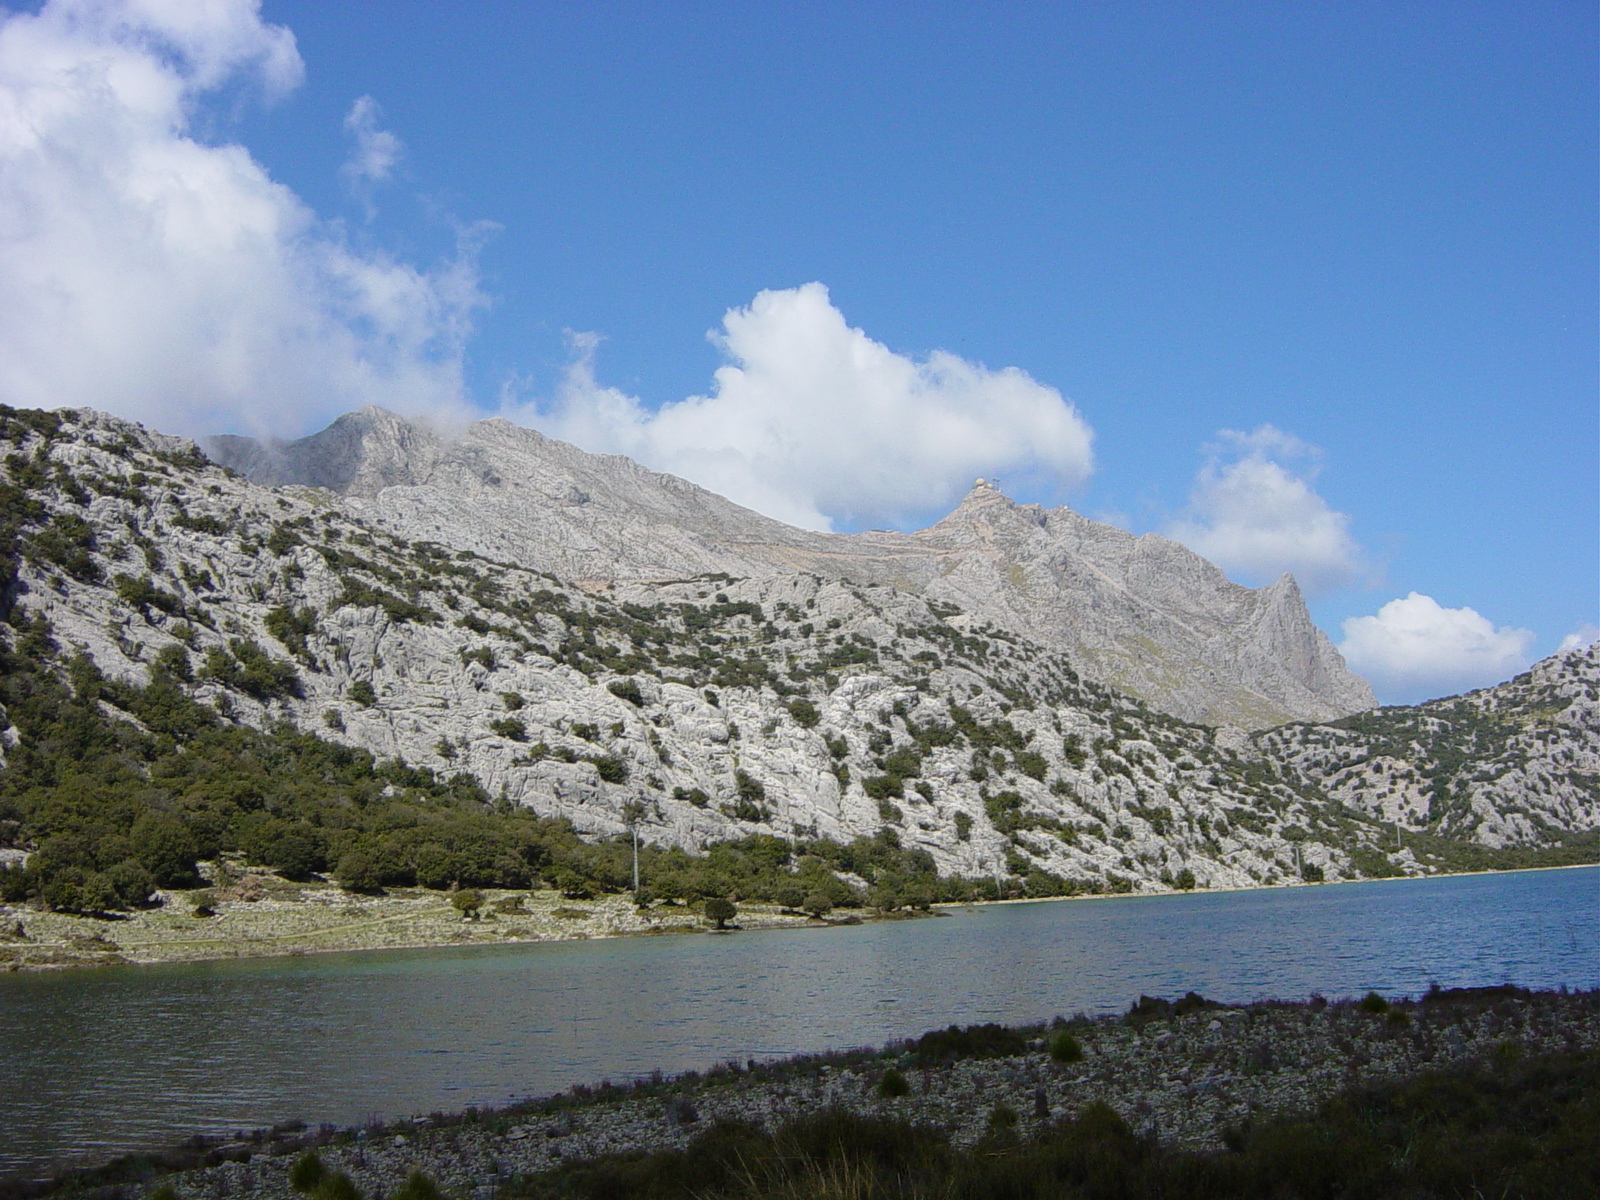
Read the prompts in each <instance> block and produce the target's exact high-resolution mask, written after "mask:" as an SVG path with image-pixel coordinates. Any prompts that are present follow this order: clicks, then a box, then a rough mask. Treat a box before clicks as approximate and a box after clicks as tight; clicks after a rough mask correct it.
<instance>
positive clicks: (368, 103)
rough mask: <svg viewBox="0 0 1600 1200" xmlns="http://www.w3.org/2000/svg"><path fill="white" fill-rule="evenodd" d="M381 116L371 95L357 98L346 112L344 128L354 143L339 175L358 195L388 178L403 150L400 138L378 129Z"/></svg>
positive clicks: (385, 130)
mask: <svg viewBox="0 0 1600 1200" xmlns="http://www.w3.org/2000/svg"><path fill="white" fill-rule="evenodd" d="M379 116H380V111H379V109H378V102H377V101H376V100H374V99H373V98H372V97H371V96H362V97H360V98H358V99H357V100H356V102H355V103H354V104H352V105H351V106H350V111H349V112H348V113H346V114H345V118H344V130H345V132H346V133H348V134H349V135H350V137H351V138H352V139H353V140H354V142H355V145H354V146H353V147H351V150H350V157H349V158H347V159H345V162H344V165H343V166H342V167H340V168H339V174H340V176H341V177H343V179H344V181H345V185H346V186H347V187H349V188H350V189H351V190H352V191H354V192H357V193H358V194H360V193H363V192H365V191H366V190H367V189H368V188H370V187H372V185H374V184H379V183H382V182H384V181H385V180H386V179H388V178H389V176H390V175H391V174H392V173H393V172H394V165H395V163H397V162H399V161H400V154H401V151H402V150H403V149H404V147H402V146H401V144H400V139H399V138H398V137H396V136H395V135H394V134H392V133H390V132H389V131H388V130H387V129H380V128H378V117H379Z"/></svg>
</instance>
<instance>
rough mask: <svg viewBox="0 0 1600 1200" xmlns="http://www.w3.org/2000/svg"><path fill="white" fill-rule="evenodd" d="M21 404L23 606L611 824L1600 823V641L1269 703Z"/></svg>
mask: <svg viewBox="0 0 1600 1200" xmlns="http://www.w3.org/2000/svg"><path fill="white" fill-rule="evenodd" d="M0 426H3V428H0V438H3V439H4V440H6V441H9V442H10V443H11V445H10V446H9V447H0V450H7V451H9V453H7V454H6V455H5V458H4V470H5V475H4V480H3V486H4V487H5V488H6V489H7V493H6V499H7V512H8V515H9V516H10V519H11V520H12V521H13V528H12V537H13V539H14V547H13V549H14V554H13V566H12V569H11V573H10V575H9V578H8V579H7V580H6V581H5V583H4V593H5V594H4V599H5V601H6V607H7V608H10V609H12V610H14V611H13V617H12V625H13V626H14V627H16V628H19V629H20V628H23V627H24V626H26V625H27V624H28V622H33V621H37V620H38V619H42V620H43V621H44V622H46V623H47V626H48V629H49V631H50V636H51V637H52V638H53V639H54V642H55V643H56V644H57V645H58V646H60V647H61V652H62V655H63V656H64V658H63V669H67V664H66V661H65V656H70V655H71V654H74V653H78V654H81V655H82V656H85V657H86V658H87V659H88V660H92V663H93V665H94V667H95V668H97V670H98V671H99V672H101V673H103V674H104V675H105V676H106V677H109V678H111V679H120V680H126V681H128V682H130V683H134V684H138V685H144V684H146V683H148V682H151V681H154V680H155V679H156V678H157V675H158V674H159V673H161V672H165V675H163V676H162V678H164V679H166V680H167V681H168V682H169V683H171V681H173V680H176V679H182V678H184V673H185V672H187V679H186V681H185V682H183V684H182V687H183V689H184V691H185V693H186V694H187V695H190V696H192V697H193V698H196V699H198V700H200V701H201V702H203V703H204V704H205V705H208V706H210V709H212V710H214V711H216V712H218V713H221V714H223V715H224V716H225V718H226V719H227V720H228V721H231V722H236V723H241V724H244V725H248V726H252V727H255V728H258V729H270V728H274V727H278V726H287V727H293V728H297V729H299V730H303V731H307V732H313V733H315V734H316V735H318V736H319V737H321V738H324V739H327V740H329V741H332V742H336V743H342V744H344V745H348V746H352V747H360V748H363V749H365V750H368V751H371V752H372V753H374V754H377V755H379V756H381V757H386V758H387V757H392V758H394V759H397V760H400V761H402V762H404V763H407V764H411V765H413V766H415V767H420V768H426V769H427V770H430V771H433V772H435V773H438V774H440V775H441V776H444V775H448V774H450V773H454V772H461V773H464V774H466V775H469V776H470V777H471V778H472V779H473V780H475V781H476V782H477V783H478V784H480V785H481V786H482V787H483V788H484V789H485V790H486V791H487V792H488V793H489V795H490V796H491V797H495V798H498V800H499V801H500V802H501V803H502V804H504V805H507V806H511V807H512V808H518V807H520V808H528V809H532V810H534V811H536V812H538V813H541V814H544V815H546V816H552V817H561V818H565V819H566V820H568V821H570V822H571V824H572V826H573V827H574V828H576V829H577V830H578V831H579V832H580V833H582V834H583V835H585V836H587V837H591V838H599V837H607V836H614V835H622V834H624V833H626V832H627V831H629V830H633V829H636V830H637V831H638V833H639V835H640V836H641V837H642V838H643V839H645V840H647V841H649V842H652V843H656V844H664V845H675V846H680V847H683V848H685V849H689V850H693V851H701V850H704V849H705V848H707V847H709V846H712V845H715V844H717V843H719V842H724V841H726V840H728V839H732V838H738V837H744V836H748V835H751V834H766V835H771V836H773V837H775V838H778V839H783V840H784V841H786V842H787V843H788V844H790V845H796V844H800V843H802V842H804V841H805V840H806V839H814V838H819V837H820V838H830V839H834V840H836V841H838V842H847V841H849V840H851V839H856V838H877V839H880V840H885V841H886V842H887V843H891V844H893V845H894V846H896V847H900V848H904V849H905V850H907V851H915V852H917V853H919V854H921V855H923V856H925V859H926V861H927V862H929V863H930V864H931V867H932V868H934V869H936V870H937V871H938V872H939V873H940V874H942V875H946V876H958V877H964V878H969V879H984V880H993V882H994V886H995V888H996V890H998V891H1000V892H1002V893H1006V894H1017V893H1018V892H1026V893H1028V894H1035V895H1048V894H1061V893H1062V892H1070V891H1074V890H1090V891H1126V890H1134V889H1156V890H1161V889H1165V888H1170V887H1188V886H1209V887H1231V886H1254V885H1259V884H1265V883H1281V882H1291V881H1296V880H1300V879H1339V878H1355V877H1362V876H1371V875H1375V874H1377V875H1381V874H1394V873H1401V872H1408V873H1419V872H1425V871H1429V870H1439V869H1453V868H1459V867H1461V866H1463V865H1474V864H1478V863H1480V862H1497V861H1501V860H1487V859H1483V858H1482V857H1481V855H1482V854H1484V853H1486V852H1487V851H1485V850H1484V849H1483V848H1486V847H1487V848H1518V847H1521V848H1528V849H1529V850H1530V851H1532V850H1534V849H1537V848H1541V847H1544V848H1549V847H1555V846H1561V845H1563V844H1568V845H1571V844H1574V843H1573V839H1574V837H1575V836H1576V837H1579V839H1580V840H1581V838H1582V837H1583V836H1588V837H1590V839H1591V840H1592V838H1593V831H1595V830H1596V829H1597V828H1600V703H1597V697H1600V660H1597V658H1596V651H1595V649H1594V648H1590V649H1589V650H1586V651H1574V652H1570V653H1568V654H1566V655H1561V656H1557V657H1555V658H1553V659H1550V660H1547V661H1546V662H1545V663H1542V664H1540V665H1539V666H1538V667H1536V668H1535V669H1534V671H1533V672H1530V673H1529V674H1528V675H1527V676H1523V677H1519V679H1518V680H1514V681H1512V682H1511V683H1508V684H1505V685H1501V686H1500V687H1499V688H1495V689H1488V690H1487V691H1485V692H1480V693H1474V694H1473V695H1472V696H1468V697H1462V698H1456V699H1452V700H1448V701H1439V702H1435V703H1434V704H1432V705H1424V706H1421V707H1419V708H1415V709H1385V710H1379V711H1378V712H1376V713H1369V714H1361V715H1357V716H1354V717H1349V718H1344V719H1342V720H1339V721H1336V722H1334V723H1332V724H1310V723H1302V724H1294V725H1288V726H1283V727H1280V728H1274V729H1268V730H1264V731H1261V732H1258V733H1256V734H1254V735H1246V734H1244V733H1242V732H1240V731H1238V730H1227V729H1224V730H1217V729H1213V728H1209V727H1206V726H1204V725H1199V724H1194V723H1189V722H1186V721H1183V720H1180V719H1178V718H1176V717H1172V716H1168V715H1166V714H1164V713H1161V712H1159V711H1156V710H1155V709H1153V708H1151V707H1149V706H1147V705H1145V704H1144V703H1142V702H1140V701H1139V700H1138V699H1136V698H1134V697H1132V696H1130V695H1127V694H1126V693H1123V692H1120V691H1117V690H1116V689H1114V688H1111V687H1109V686H1107V685H1105V684H1103V683H1101V682H1098V681H1097V680H1095V679H1093V678H1090V677H1088V676H1086V675H1084V674H1080V673H1079V670H1078V668H1077V664H1076V661H1075V660H1074V659H1072V658H1070V657H1069V656H1067V655H1064V654H1063V653H1061V652H1060V651H1059V649H1057V648H1056V647H1054V646H1053V645H1051V644H1049V643H1046V642H1041V641H1038V640H1033V639H1030V638H1028V637H1026V636H1024V635H1022V634H1020V633H1018V632H1016V630H1015V629H1014V628H1011V627H1008V626H1007V625H1005V624H1002V623H1001V622H999V621H995V620H992V619H990V618H988V617H986V616H985V615H984V614H983V613H981V612H975V611H972V610H968V609H963V608H961V607H960V606H959V605H958V604H956V603H954V602H951V601H944V600H940V599H939V598H937V597H935V596H933V595H931V594H927V593H923V592H919V591H916V590H911V589H902V588H897V587H893V586H889V585H887V584H884V583H872V582H867V583H858V582H853V581H848V580H845V579H841V578H839V577H838V576H837V575H834V574H824V573H819V572H810V571H804V570H790V571H787V572H779V571H776V570H771V569H763V570H760V571H753V572H752V574H751V575H750V576H748V577H745V578H738V577H734V576H733V575H731V574H730V573H727V572H714V573H703V574H701V575H699V576H697V577H686V578H679V579H676V580H655V581H650V580H643V579H634V580H625V579H620V578H612V579H608V580H597V579H595V578H594V577H593V576H592V575H591V576H586V577H583V578H580V579H577V580H567V579H562V578H559V577H557V576H556V575H555V574H554V573H552V572H548V571H541V570H539V569H536V568H534V567H530V566H529V565H528V564H525V563H520V562H516V561H510V560H506V559H501V558H496V557H494V556H493V555H491V554H489V553H487V552H486V551H485V550H481V549H475V548H473V547H472V546H458V545H453V544H452V545H445V544H441V543H440V542H438V541H435V540H431V539H428V538H424V537H415V538H408V537H405V536H402V535H400V534H398V533H396V532H394V530H393V526H392V525H391V523H390V522H389V521H387V520H385V521H380V520H378V519H377V517H376V516H375V515H374V511H373V509H371V508H370V507H363V505H364V503H365V502H364V501H363V498H362V497H360V496H355V495H352V496H349V497H341V496H340V495H338V494H336V493H334V492H332V491H330V490H327V489H325V488H321V487H316V488H313V487H309V486H285V487H276V488H269V487H265V486H261V485H258V484H255V483H252V482H250V481H249V480H247V479H244V478H241V477H239V476H238V475H236V474H234V473H232V472H230V471H228V470H225V469H223V468H221V467H219V466H216V465H214V464H212V463H210V462H208V461H207V460H206V459H205V458H204V457H203V456H201V455H200V454H199V453H198V452H197V451H196V449H195V447H194V446H193V445H192V444H191V443H188V442H185V441H183V440H181V439H175V438H167V437H163V436H162V435H159V434H154V433H150V432H148V431H146V430H144V429H142V428H140V427H138V426H134V425H131V424H129V423H126V422H123V421H120V420H117V419H116V418H112V417H108V416H105V415H103V414H98V413H93V412H89V411H82V410H80V411H74V412H63V413H60V414H7V415H6V417H5V420H4V421H3V422H0ZM567 451H570V452H571V454H573V455H577V454H581V452H577V451H571V448H567ZM567 451H562V453H567ZM362 461H363V463H366V462H367V460H362ZM574 461H577V462H580V463H582V462H583V461H584V460H582V459H574ZM629 467H630V468H631V470H632V471H636V472H640V473H641V474H647V473H643V472H642V468H637V467H632V466H631V464H629ZM361 469H362V470H367V469H369V466H368V465H364V466H362V468H361ZM619 472H621V468H619ZM360 486H361V487H368V486H370V485H360ZM409 486H411V485H405V484H384V485H383V486H382V487H381V488H380V489H379V491H378V497H379V498H380V499H382V500H384V502H385V503H391V502H394V503H398V501H397V500H393V499H392V497H393V496H394V493H395V490H396V489H397V488H399V489H400V490H401V492H402V494H403V495H407V496H409V493H405V492H404V489H405V488H406V487H409ZM681 486H682V487H683V488H684V489H688V488H690V487H691V486H692V485H687V484H682V485H681ZM352 488H353V490H360V489H359V487H356V486H355V485H352ZM645 492H646V494H647V495H649V496H651V497H659V496H660V494H661V488H660V487H659V486H658V485H657V484H655V483H650V484H649V486H648V487H647V488H645ZM684 494H685V495H690V496H691V497H692V499H693V503H695V504H700V503H701V501H700V499H699V498H698V497H694V496H693V495H692V493H689V492H687V491H686V492H685V493H684ZM405 502H406V503H413V502H419V501H417V500H416V497H414V496H411V497H410V498H408V499H406V500H405ZM707 503H708V504H709V503H710V502H707ZM722 503H723V504H726V502H722ZM580 507H581V506H580ZM963 507H964V508H968V509H975V510H977V512H978V513H979V514H980V515H981V514H983V513H984V512H986V511H987V510H989V509H995V510H998V511H999V512H1000V513H1001V517H999V518H992V517H986V516H985V517H982V520H981V521H978V520H974V519H972V518H971V513H970V512H969V514H968V515H967V516H960V517H959V518H952V519H951V523H952V524H953V526H954V528H953V529H945V530H943V531H941V532H937V533H936V534H935V536H936V537H947V538H951V539H953V540H955V541H958V542H959V541H960V540H961V539H962V538H965V537H968V536H975V535H972V534H971V530H972V529H973V528H977V529H979V530H995V529H997V528H1002V526H1003V522H1005V521H1011V520H1014V519H1016V514H1018V513H1022V514H1024V516H1023V519H1026V520H1033V519H1034V517H1033V516H1029V515H1027V514H1026V511H1025V510H1022V509H1019V508H1018V507H1017V506H1014V505H1011V504H1010V502H1009V501H1005V500H1004V499H1003V498H1001V497H998V496H994V497H991V496H988V495H982V494H980V495H978V496H976V497H975V498H969V501H968V503H967V505H964V506H963ZM713 508H714V506H713ZM740 511H741V512H742V511H743V510H740ZM736 515H737V514H736ZM452 519H454V518H452ZM731 519H732V518H730V520H731ZM744 519H745V518H744V517H739V520H741V521H743V520H744ZM1043 519H1044V522H1045V525H1049V524H1050V523H1051V522H1052V521H1054V522H1058V523H1070V522H1071V521H1073V520H1076V521H1082V518H1077V517H1075V515H1074V514H1067V515H1066V516H1061V515H1059V514H1043ZM757 520H764V518H757ZM941 524H945V523H941ZM1086 524H1087V523H1086ZM938 530H939V527H938V526H936V527H935V531H938ZM928 532H933V531H928ZM1002 532H1003V529H1002ZM483 536H484V537H485V538H487V537H490V536H491V533H490V532H485V533H484V534H483ZM684 536H685V538H686V539H687V535H684ZM815 536H817V537H819V538H821V537H823V535H815ZM984 536H987V534H984ZM1132 541H1142V539H1130V542H1132ZM485 544H486V543H485ZM688 544H690V541H689V540H686V541H685V545H688ZM1169 545H1170V543H1169ZM581 549H582V548H581V547H579V550H581ZM1157 550H1158V551H1160V548H1159V547H1157ZM1161 552H1162V553H1164V551H1161ZM573 553H574V554H575V555H578V550H574V551H573ZM584 553H587V551H584ZM673 553H677V551H673ZM685 553H687V551H685ZM718 553H720V551H719V552H718ZM1185 553H1187V552H1185ZM579 559H581V555H578V558H575V559H574V561H578V560H579ZM974 561H975V559H973V558H968V559H967V560H965V562H966V563H972V562H974ZM967 569H970V570H973V571H974V572H976V571H977V570H978V569H979V568H978V567H976V566H972V567H970V568H969V567H968V566H965V565H963V566H961V567H959V568H958V570H967ZM1229 586H1230V587H1231V586H1232V585H1229ZM1239 590H1240V591H1244V589H1239ZM1268 590H1270V589H1268ZM1280 595H1281V593H1280ZM196 663H198V665H197V666H195V665H193V664H196ZM106 705H107V702H106V701H101V706H102V709H106ZM106 711H108V712H110V714H111V715H112V716H113V717H114V718H115V719H117V720H121V721H133V720H134V718H133V717H132V716H131V715H130V714H128V713H127V712H125V711H114V706H113V709H106ZM8 724H9V723H8V722H6V721H4V720H3V719H0V726H5V725H8ZM17 737H18V732H17V731H16V730H15V729H7V730H5V731H4V732H0V744H5V745H8V746H15V745H16V739H17ZM1380 780H1381V783H1380V782H1379V781H1380ZM0 816H3V814H0ZM23 840H25V836H24V838H23ZM1397 842H1398V843H1399V844H1398V845H1397ZM23 848H25V847H23ZM1474 855H1477V856H1479V857H1474ZM1463 856H1465V857H1463ZM857 882H861V880H859V879H858V880H857Z"/></svg>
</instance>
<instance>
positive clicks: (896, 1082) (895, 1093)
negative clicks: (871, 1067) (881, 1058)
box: [878, 1067, 911, 1100]
mask: <svg viewBox="0 0 1600 1200" xmlns="http://www.w3.org/2000/svg"><path fill="white" fill-rule="evenodd" d="M910 1094H911V1085H910V1084H909V1083H907V1082H906V1077H905V1076H904V1075H903V1074H901V1073H900V1072H899V1071H898V1070H896V1069H895V1068H894V1067H890V1068H889V1069H888V1070H887V1071H885V1072H884V1073H883V1078H882V1079H880V1080H878V1095H880V1096H883V1097H886V1098H887V1099H890V1100H893V1099H896V1098H897V1097H900V1096H909V1095H910Z"/></svg>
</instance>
